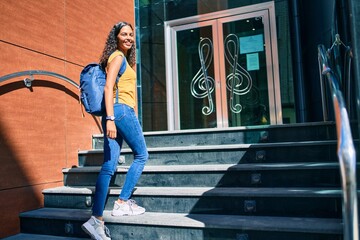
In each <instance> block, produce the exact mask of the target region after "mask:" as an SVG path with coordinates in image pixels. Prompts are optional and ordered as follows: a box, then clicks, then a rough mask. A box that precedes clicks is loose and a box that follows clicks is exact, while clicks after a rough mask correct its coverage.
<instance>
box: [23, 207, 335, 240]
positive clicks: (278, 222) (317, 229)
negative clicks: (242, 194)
mask: <svg viewBox="0 0 360 240" xmlns="http://www.w3.org/2000/svg"><path fill="white" fill-rule="evenodd" d="M90 215H91V213H90V211H88V210H79V209H64V208H42V209H38V210H34V211H29V212H25V213H22V214H21V215H20V217H21V226H22V232H24V233H36V234H50V233H51V234H55V233H56V235H60V236H64V235H67V236H70V237H82V236H86V235H84V233H83V232H82V231H81V229H80V226H81V224H82V223H83V222H85V221H86V220H87V219H88V218H89V217H90ZM104 219H105V222H106V225H107V227H108V228H109V229H110V231H111V233H112V236H113V238H114V239H119V238H121V237H122V236H123V237H126V236H127V237H129V236H131V237H132V238H133V239H145V238H144V237H145V236H146V239H162V238H161V236H174V239H205V237H206V236H205V235H207V234H217V235H218V236H222V237H223V238H221V239H235V236H236V235H237V234H240V233H246V232H247V231H249V233H250V234H251V232H254V231H256V232H265V233H266V234H267V236H268V237H267V238H266V239H276V238H272V237H271V233H274V234H285V235H289V234H290V235H291V234H295V235H294V236H301V234H309V233H311V234H324V237H327V235H329V236H331V235H334V234H335V235H341V234H342V222H341V220H340V219H334V218H332V219H323V218H294V217H291V218H289V217H269V216H239V215H211V214H181V213H155V212H146V213H145V214H143V215H140V216H130V217H129V216H125V217H113V216H111V214H110V211H105V212H104ZM64 229H70V230H71V231H67V232H65V231H64ZM54 231H55V232H54ZM269 233H270V235H269ZM172 234H174V235H172ZM155 236H156V237H155ZM226 236H228V237H229V238H227V237H226ZM230 236H232V238H230ZM302 237H303V236H302ZM219 239H220V238H219ZM251 239H253V238H251ZM284 239H286V238H284ZM288 239H301V238H288ZM303 239H304V238H303ZM325 239H326V238H325ZM327 239H335V238H327Z"/></svg>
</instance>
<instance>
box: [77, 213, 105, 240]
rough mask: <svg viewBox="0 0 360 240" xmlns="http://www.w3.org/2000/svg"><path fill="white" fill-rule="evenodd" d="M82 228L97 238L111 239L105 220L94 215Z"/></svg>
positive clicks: (98, 239)
mask: <svg viewBox="0 0 360 240" xmlns="http://www.w3.org/2000/svg"><path fill="white" fill-rule="evenodd" d="M81 228H82V229H83V230H84V231H85V232H86V233H87V234H89V235H90V236H91V239H95V240H111V236H110V231H109V229H108V228H107V227H106V226H105V225H104V222H103V221H100V220H99V219H96V218H95V217H94V216H92V217H91V218H90V219H89V220H88V221H87V222H86V223H84V224H83V225H82V226H81Z"/></svg>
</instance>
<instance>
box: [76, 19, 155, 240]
mask: <svg viewBox="0 0 360 240" xmlns="http://www.w3.org/2000/svg"><path fill="white" fill-rule="evenodd" d="M123 61H127V63H126V70H125V72H124V73H123V74H122V75H121V77H120V79H119V80H118V83H117V85H116V77H117V76H118V74H119V71H120V66H121V65H122V62H123ZM100 65H101V66H102V67H103V68H104V69H106V72H107V77H106V85H105V88H104V98H105V106H106V116H103V117H102V126H103V130H104V163H103V165H102V167H101V171H100V173H99V176H98V179H97V181H96V189H95V197H94V205H93V208H92V216H91V218H90V219H89V220H88V221H87V222H86V223H84V224H83V225H82V228H83V230H84V231H85V232H86V233H88V234H89V235H90V236H91V237H92V239H107V240H108V239H111V238H110V233H109V230H108V229H107V227H105V225H104V220H103V211H104V207H105V201H106V197H107V193H108V189H109V184H110V179H111V177H112V176H113V175H114V173H115V171H116V166H117V161H118V159H119V156H120V151H121V147H122V143H123V140H125V141H126V143H127V144H128V146H129V147H130V148H131V149H132V151H133V153H134V161H133V163H132V164H131V166H130V168H129V170H128V173H127V175H126V179H125V183H124V185H123V188H122V191H121V193H120V196H119V198H118V199H117V201H115V203H114V208H113V210H112V213H111V214H112V215H113V216H123V215H139V214H143V213H144V212H145V209H144V208H143V207H140V206H138V205H137V204H136V203H135V201H133V200H131V199H130V196H131V193H132V191H133V189H134V187H135V185H136V183H137V181H138V179H139V178H140V175H141V173H142V171H143V169H144V165H145V163H146V161H147V159H148V152H147V148H146V144H145V139H144V135H143V133H142V129H141V126H140V124H139V121H138V119H137V117H136V114H135V111H134V108H135V105H136V73H135V71H134V70H133V69H132V67H133V66H134V65H135V46H134V33H133V28H132V26H131V25H130V24H129V23H126V22H120V23H118V24H116V25H115V26H114V27H113V28H112V30H111V31H110V33H109V36H108V38H107V41H106V44H105V48H104V51H103V54H102V56H101V58H100ZM116 91H118V101H116V96H117V94H116ZM117 102H118V103H117ZM105 134H106V135H105Z"/></svg>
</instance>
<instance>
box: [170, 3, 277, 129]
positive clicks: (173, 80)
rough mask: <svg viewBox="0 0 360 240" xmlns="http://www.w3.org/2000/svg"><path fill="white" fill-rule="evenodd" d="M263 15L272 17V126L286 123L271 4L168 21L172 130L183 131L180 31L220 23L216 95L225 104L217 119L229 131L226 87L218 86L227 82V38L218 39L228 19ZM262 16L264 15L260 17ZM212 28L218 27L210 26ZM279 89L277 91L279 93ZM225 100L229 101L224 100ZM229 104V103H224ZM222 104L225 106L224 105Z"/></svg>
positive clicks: (267, 28) (269, 54)
mask: <svg viewBox="0 0 360 240" xmlns="http://www.w3.org/2000/svg"><path fill="white" fill-rule="evenodd" d="M260 12H263V13H262V15H264V14H265V15H268V19H269V21H268V24H265V23H264V32H268V35H269V38H268V39H267V38H265V41H270V43H268V42H266V46H270V49H267V50H266V56H267V57H271V59H267V60H266V62H267V63H269V62H270V63H272V64H267V74H268V93H269V107H270V108H273V109H269V111H270V124H272V125H275V124H282V110H281V94H280V82H279V64H278V48H277V36H276V18H275V5H274V2H273V1H272V2H267V3H261V4H255V5H249V6H245V7H240V8H234V9H229V10H224V11H218V12H214V13H209V14H203V15H197V16H193V17H188V18H182V19H177V20H172V21H166V22H164V28H165V29H164V30H165V59H166V61H165V64H166V95H167V119H168V131H174V130H180V115H179V113H180V111H179V105H178V102H177V101H175V99H177V100H178V99H179V96H178V83H177V79H178V76H177V71H176V69H177V66H178V61H177V57H176V56H177V47H176V32H177V31H179V30H183V29H188V27H189V26H191V27H202V26H209V24H208V23H210V22H212V21H214V22H215V25H216V22H220V23H221V24H219V25H220V27H216V29H214V28H212V31H213V36H216V37H215V38H214V39H213V41H214V42H213V47H214V50H215V51H214V58H215V59H219V57H220V58H221V60H220V64H216V63H214V73H215V76H214V77H215V84H216V85H217V87H216V88H215V89H216V90H215V91H217V92H215V94H216V96H217V97H219V99H221V101H217V102H216V117H217V123H218V124H217V128H226V127H228V119H227V115H228V114H227V106H224V104H225V103H226V85H223V86H224V87H222V89H220V88H219V87H218V86H221V84H223V82H224V79H223V78H224V76H225V75H224V76H222V75H221V73H222V74H224V72H223V71H224V67H225V66H224V56H223V55H221V54H220V56H219V55H218V54H219V49H218V48H219V46H220V45H219V44H223V39H222V38H221V39H218V37H217V36H218V33H217V32H214V31H218V30H219V28H220V30H222V23H224V22H229V21H227V20H229V19H231V18H235V19H239V18H241V19H242V18H243V17H239V16H240V15H242V16H245V17H251V16H255V15H256V16H257V15H259V13H260ZM260 15H261V14H260ZM219 19H221V20H220V21H219ZM210 26H214V24H213V25H210ZM275 90H276V91H275ZM224 99H225V101H224ZM224 102H225V103H224ZM221 104H222V105H221Z"/></svg>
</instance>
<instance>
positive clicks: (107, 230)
mask: <svg viewBox="0 0 360 240" xmlns="http://www.w3.org/2000/svg"><path fill="white" fill-rule="evenodd" d="M104 231H105V235H106V236H107V237H109V238H111V236H110V230H109V229H108V228H107V227H106V226H105V225H104Z"/></svg>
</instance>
